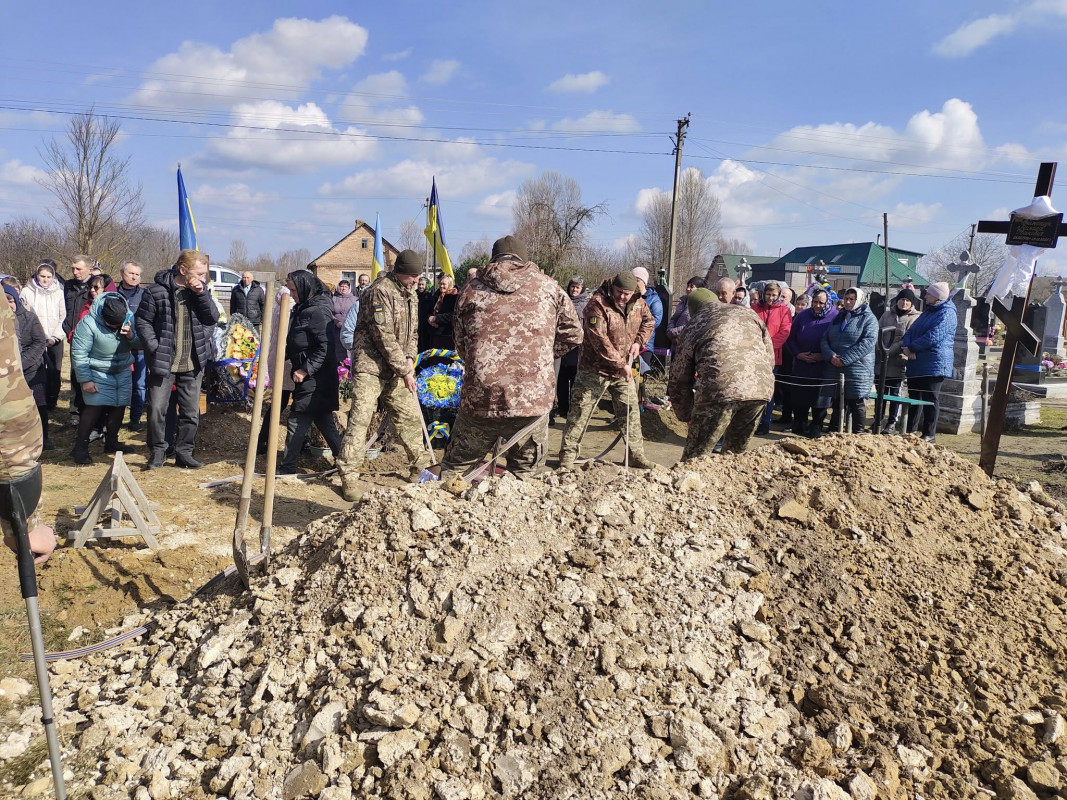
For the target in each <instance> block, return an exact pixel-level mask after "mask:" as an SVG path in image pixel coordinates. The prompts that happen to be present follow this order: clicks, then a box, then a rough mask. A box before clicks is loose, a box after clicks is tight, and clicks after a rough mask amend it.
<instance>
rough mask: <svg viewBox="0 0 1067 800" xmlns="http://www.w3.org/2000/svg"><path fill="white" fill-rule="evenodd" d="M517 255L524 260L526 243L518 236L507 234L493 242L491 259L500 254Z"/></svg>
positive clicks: (494, 259) (498, 256)
mask: <svg viewBox="0 0 1067 800" xmlns="http://www.w3.org/2000/svg"><path fill="white" fill-rule="evenodd" d="M507 255H511V256H517V257H519V258H521V259H522V260H523V261H525V260H526V245H525V244H523V242H522V239H520V238H519V237H518V236H512V235H510V234H509V235H507V236H504V237H503V238H500V239H497V240H496V241H495V242H493V261H496V260H497V259H498V258H500V257H501V256H507Z"/></svg>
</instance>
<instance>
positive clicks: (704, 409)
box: [667, 289, 774, 461]
mask: <svg viewBox="0 0 1067 800" xmlns="http://www.w3.org/2000/svg"><path fill="white" fill-rule="evenodd" d="M698 292H700V294H699V295H698ZM689 305H690V311H689V314H690V316H689V324H688V325H687V326H686V328H685V332H684V333H683V334H682V338H681V341H680V342H679V344H678V348H677V349H676V350H675V352H674V356H673V358H672V360H671V374H670V378H669V379H668V381H667V396H668V397H669V398H670V400H671V403H672V405H673V407H674V413H675V415H676V416H677V417H678V419H680V420H681V421H682V422H688V423H689V436H688V437H687V438H686V442H685V450H684V451H683V453H682V461H688V460H689V459H691V458H697V457H699V456H705V455H709V454H710V453H711V452H712V451H713V450H714V448H715V443H716V442H718V441H719V439H720V438H722V451H723V452H724V453H731V452H736V453H740V452H742V451H744V449H745V447H747V446H748V441H749V439H751V438H752V434H753V432H754V431H755V430H756V425H757V424H758V423H759V420H760V415H761V414H762V413H763V409H764V408H765V407H766V405H767V401H768V400H770V399H771V395H772V394H774V344H773V343H772V342H771V337H770V335H769V334H768V333H767V326H766V325H764V324H763V321H762V320H760V318H759V317H757V316H756V315H755V314H753V313H752V312H751V311H750V310H749V309H747V308H745V307H744V306H737V305H727V304H724V303H720V302H717V301H716V299H715V296H714V295H713V294H712V293H711V292H709V291H707V290H699V289H698V290H697V291H695V292H693V293H692V294H690V295H689ZM694 389H695V393H694Z"/></svg>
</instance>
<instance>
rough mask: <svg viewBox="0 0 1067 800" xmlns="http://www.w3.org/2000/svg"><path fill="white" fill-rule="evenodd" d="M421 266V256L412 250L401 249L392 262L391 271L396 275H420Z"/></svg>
mask: <svg viewBox="0 0 1067 800" xmlns="http://www.w3.org/2000/svg"><path fill="white" fill-rule="evenodd" d="M423 266H424V265H423V258H422V256H420V255H419V254H418V253H416V252H415V251H414V250H401V251H400V255H398V256H397V257H396V263H394V264H393V272H395V273H396V274H397V275H421V274H422V270H423Z"/></svg>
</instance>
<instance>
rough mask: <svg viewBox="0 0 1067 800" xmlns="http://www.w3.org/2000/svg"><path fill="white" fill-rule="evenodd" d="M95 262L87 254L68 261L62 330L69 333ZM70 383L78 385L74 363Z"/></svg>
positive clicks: (74, 404)
mask: <svg viewBox="0 0 1067 800" xmlns="http://www.w3.org/2000/svg"><path fill="white" fill-rule="evenodd" d="M94 263H96V262H95V261H94V260H93V259H92V258H91V257H89V256H83V255H79V256H74V258H73V259H71V262H70V274H71V277H69V278H67V279H66V280H65V281H64V282H63V302H64V303H65V304H66V307H67V316H66V318H65V319H64V320H63V330H64V331H66V333H67V334H68V338H69V334H70V332H71V331H73V330H74V326H75V325H76V324H77V323H78V312H79V311H81V308H82V306H83V305H85V298H86V297H88V296H89V279H90V278H91V277H93V276H92V266H93V264H94ZM70 385H71V386H78V385H79V384H78V379H77V378H76V377H75V376H74V365H73V364H71V367H70ZM80 391H81V390H80V389H79V390H78V391H77V392H76V391H72V392H71V399H70V416H71V424H72V425H77V424H78V419H79V417H80V415H81V405H80V404H81V395H80V394H79V393H78V392H80Z"/></svg>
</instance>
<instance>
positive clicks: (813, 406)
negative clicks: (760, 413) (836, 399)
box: [785, 288, 837, 438]
mask: <svg viewBox="0 0 1067 800" xmlns="http://www.w3.org/2000/svg"><path fill="white" fill-rule="evenodd" d="M801 297H807V295H801ZM810 304H811V308H806V309H804V310H802V311H798V312H797V315H796V318H794V320H793V325H792V326H791V327H790V329H789V338H788V339H786V341H785V349H786V350H787V351H788V352H789V353H790V355H792V356H793V375H792V380H793V382H794V383H795V384H796V385H795V386H793V387H792V389H793V390H792V392H790V400H791V401H792V404H793V408H792V411H793V423H792V425H793V433H796V434H800V435H803V436H808V437H809V438H815V437H818V436H821V435H822V432H823V423H824V421H825V420H826V409H828V408H829V407H830V406H831V405H832V404H833V391H832V390H833V389H834V387H833V386H831V385H830V379H829V378H827V377H826V359H825V358H823V354H822V340H823V337H824V336H825V335H826V331H827V330H828V329H829V328H830V326H831V325H833V322H834V319H835V318H836V317H837V309H836V308H834V307H833V305H832V304H831V303H830V295H829V293H828V292H827V291H826V290H825V289H822V288H819V289H816V290H815V291H814V292H812V293H811V298H810ZM809 411H810V412H811V422H810V423H809V422H808V412H809Z"/></svg>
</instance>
